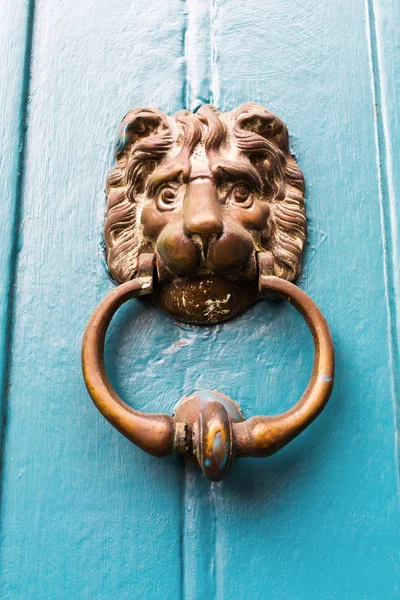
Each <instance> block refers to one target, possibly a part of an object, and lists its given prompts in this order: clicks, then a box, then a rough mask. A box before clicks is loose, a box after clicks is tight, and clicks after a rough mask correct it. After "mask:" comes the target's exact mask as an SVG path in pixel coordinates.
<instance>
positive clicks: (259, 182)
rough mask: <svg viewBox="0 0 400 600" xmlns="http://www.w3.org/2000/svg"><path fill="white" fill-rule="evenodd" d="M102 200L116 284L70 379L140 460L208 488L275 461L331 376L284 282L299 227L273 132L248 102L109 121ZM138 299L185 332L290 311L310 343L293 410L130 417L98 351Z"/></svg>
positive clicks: (287, 165) (274, 126) (298, 243)
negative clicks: (247, 466)
mask: <svg viewBox="0 0 400 600" xmlns="http://www.w3.org/2000/svg"><path fill="white" fill-rule="evenodd" d="M106 190H107V198H108V201H107V213H106V220H105V227H104V239H105V245H106V254H107V263H108V267H109V271H110V274H111V275H112V277H113V278H114V280H115V281H116V282H118V283H119V284H121V285H120V286H119V287H117V288H116V289H115V290H114V291H113V292H111V293H110V294H109V296H107V298H105V300H104V301H103V302H102V303H101V304H100V305H99V307H98V308H97V309H96V311H95V313H94V314H93V316H92V318H91V320H90V322H89V325H88V327H87V330H86V332H85V337H84V342H83V349H82V361H83V370H84V376H85V381H86V385H87V387H88V390H89V393H90V395H91V397H92V399H93V401H94V402H95V404H96V406H97V407H98V409H99V410H100V412H101V413H102V414H103V415H104V416H105V417H106V418H107V419H108V420H109V421H110V422H111V423H112V424H113V425H114V426H115V427H116V428H117V429H118V430H119V431H121V433H123V434H124V435H125V436H126V437H128V438H129V439H130V440H131V441H133V442H134V443H135V444H137V445H138V446H139V447H141V448H142V449H144V450H146V451H148V452H150V453H152V454H155V455H158V456H164V455H166V454H169V453H171V452H179V453H181V454H184V455H186V456H187V457H188V458H189V459H190V460H192V461H194V462H196V463H198V464H199V465H200V466H201V467H202V469H203V472H204V473H205V474H206V475H207V476H208V477H209V478H210V479H221V478H222V477H223V476H224V475H225V474H226V472H227V471H228V470H229V468H230V466H231V464H232V462H233V460H234V458H235V456H249V455H250V456H267V455H269V454H272V453H273V452H276V451H277V450H279V449H280V448H281V447H283V446H284V445H285V444H286V443H288V442H289V441H290V440H291V439H293V438H294V437H295V436H296V435H298V434H299V433H300V432H301V431H302V430H303V429H304V428H305V427H306V426H307V425H308V424H309V423H310V422H311V421H312V420H313V419H314V418H315V417H316V416H317V415H318V414H319V412H320V411H321V410H322V408H323V407H324V405H325V404H326V402H327V400H328V398H329V395H330V392H331V389H332V385H333V368H334V364H333V363H334V357H333V346H332V342H331V338H330V334H329V330H328V326H327V324H326V322H325V319H324V317H323V316H322V314H321V313H320V311H319V309H318V308H317V307H316V305H315V304H314V303H313V302H312V300H311V299H310V298H308V296H307V295H306V294H305V293H304V292H302V291H301V290H300V289H299V288H297V287H296V286H295V285H294V284H293V283H291V282H292V281H294V280H295V279H296V277H297V275H298V272H299V269H300V259H301V255H302V251H303V246H304V241H305V235H306V218H305V205H304V197H303V196H304V180H303V175H302V173H301V171H300V169H299V167H298V165H297V164H296V162H295V160H294V159H293V157H292V156H291V154H290V152H289V143H288V132H287V129H286V126H285V124H284V123H283V122H282V121H281V120H280V119H279V118H278V117H276V116H275V115H273V114H272V113H270V112H268V111H267V110H266V109H265V108H263V107H262V106H260V105H258V104H255V103H247V104H244V105H242V106H240V107H239V108H237V109H235V110H233V111H231V112H228V113H220V112H218V111H217V110H216V109H215V108H214V107H211V106H203V107H201V108H200V109H199V110H198V111H197V112H196V113H190V112H188V111H181V112H179V113H177V114H176V115H175V116H174V117H171V116H167V115H165V114H163V113H162V112H160V111H158V110H156V109H134V110H132V111H130V112H129V113H128V114H127V115H126V117H125V118H124V119H123V121H122V125H121V129H120V133H119V136H118V139H117V145H116V165H115V167H114V168H113V169H112V171H111V173H110V175H109V177H108V180H107V188H106ZM143 294H150V295H151V298H152V300H153V302H154V303H155V304H156V305H157V306H159V307H160V308H161V309H162V310H164V311H165V312H167V313H168V314H169V315H171V316H172V317H174V318H175V319H177V320H180V321H185V322H189V323H198V324H212V323H218V322H221V321H224V320H226V319H229V318H232V317H234V316H235V315H237V314H238V313H240V312H241V311H243V310H245V309H247V308H248V307H249V306H250V305H251V304H253V303H254V302H255V301H256V300H258V299H259V298H261V297H263V296H265V295H268V294H273V295H278V296H280V297H283V298H285V299H287V300H289V301H290V302H291V303H292V304H293V305H294V306H295V307H296V308H297V310H299V312H300V313H301V314H302V315H303V317H304V318H305V320H306V321H307V323H308V325H309V327H310V329H311V332H312V334H313V337H314V344H315V359H314V368H313V373H312V376H311V380H310V383H309V385H308V387H307V389H306V391H305V393H304V394H303V396H302V398H301V399H300V401H299V402H298V403H297V404H296V405H295V407H294V408H293V409H291V410H290V411H288V412H287V413H284V414H282V415H278V416H274V417H253V418H251V419H249V420H247V421H246V420H244V417H243V415H242V414H241V412H240V409H239V407H238V406H237V405H236V404H235V403H234V402H233V401H232V400H230V399H229V398H227V397H226V396H224V395H222V394H220V393H219V392H216V391H210V390H203V391H201V392H197V393H195V394H192V395H191V396H190V397H187V398H184V399H182V400H181V401H180V403H178V405H177V407H176V410H175V414H174V417H169V416H168V415H152V414H148V413H140V412H138V411H135V410H134V409H132V408H130V407H129V406H128V405H126V404H125V403H124V402H123V401H122V400H121V399H120V398H119V397H118V396H117V394H116V393H115V391H114V390H113V388H112V386H111V384H110V382H109V380H108V378H107V375H106V372H105V367H104V357H103V353H104V340H105V334H106V330H107V327H108V325H109V322H110V320H111V318H112V316H113V314H114V313H115V311H116V310H117V309H118V307H119V306H120V305H121V304H122V303H123V302H125V301H126V300H128V299H129V298H131V297H136V296H139V295H143Z"/></svg>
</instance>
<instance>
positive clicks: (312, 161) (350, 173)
mask: <svg viewBox="0 0 400 600" xmlns="http://www.w3.org/2000/svg"><path fill="white" fill-rule="evenodd" d="M228 10H229V20H228ZM216 28H217V44H218V47H219V49H220V51H219V62H218V68H219V79H220V82H221V108H222V109H225V108H226V107H227V106H231V105H235V104H238V103H239V102H242V101H243V100H247V99H248V98H249V97H250V98H251V99H252V100H262V101H263V102H264V104H266V105H267V106H269V107H270V108H271V109H272V110H273V111H274V112H276V113H277V114H278V115H280V116H281V117H283V118H284V119H285V121H286V122H287V124H288V127H289V132H291V134H292V145H293V150H294V151H295V153H296V155H297V158H298V161H299V164H300V165H301V167H302V169H303V171H304V174H305V179H306V183H307V195H306V196H307V199H308V217H309V248H308V256H306V259H305V267H304V270H303V276H302V278H301V279H300V282H299V283H300V285H301V286H302V287H304V288H305V289H306V291H307V293H309V294H310V295H311V297H312V298H313V299H314V300H315V301H316V302H317V303H318V304H319V306H320V307H321V309H322V311H323V312H324V314H325V316H326V318H327V320H328V322H329V324H330V326H331V330H332V333H333V337H334V341H335V343H336V348H337V359H338V360H337V377H336V383H335V390H334V394H333V396H332V399H331V401H330V403H329V405H328V407H327V409H326V410H325V411H324V413H323V414H322V415H321V417H320V418H319V420H318V421H317V422H316V423H315V424H314V425H313V426H312V427H311V428H310V429H309V430H307V432H305V433H304V434H303V435H302V436H301V437H300V438H299V439H298V440H296V441H294V442H293V444H292V445H291V446H289V447H288V448H287V449H285V450H283V451H282V452H281V453H280V455H278V456H277V457H276V458H272V459H271V460H270V461H269V462H268V463H264V464H260V463H257V464H252V463H249V462H247V464H246V465H245V464H244V463H243V467H242V470H238V471H236V474H235V477H233V478H231V479H230V480H228V481H227V482H226V483H223V484H221V486H220V488H219V496H218V499H217V500H216V507H217V508H216V518H217V521H218V528H219V531H220V536H221V538H222V539H223V540H224V541H223V543H222V544H221V543H220V544H219V545H218V546H217V556H218V560H217V564H216V573H217V577H216V579H217V584H216V590H217V594H216V595H217V597H219V598H222V597H223V596H222V590H223V593H224V594H225V597H234V596H235V595H236V596H240V595H244V596H246V595H248V594H249V591H251V592H252V596H253V597H258V598H262V597H264V593H265V590H267V589H268V596H269V597H271V598H276V599H280V598H285V599H291V598H293V599H295V598H296V599H298V598H310V597H314V598H346V597H351V598H389V597H392V596H393V595H394V594H395V593H396V591H398V590H397V587H396V586H397V578H396V555H397V553H398V549H399V546H398V524H399V522H398V504H397V499H398V498H397V493H398V489H397V480H396V463H395V421H394V418H395V414H394V405H393V388H392V377H393V372H392V370H391V360H390V352H391V349H390V346H389V343H388V339H389V338H388V334H389V332H388V311H387V308H388V307H387V302H386V298H385V296H386V294H387V277H386V274H385V257H384V244H385V239H384V236H383V228H382V219H381V213H382V201H383V202H386V199H383V200H380V178H381V177H382V175H381V174H380V173H379V170H378V165H379V157H378V156H377V147H376V121H375V119H376V111H377V110H379V109H380V107H376V106H375V104H376V102H375V100H374V94H373V89H374V86H375V85H376V84H375V82H374V70H373V68H372V67H373V65H372V62H371V53H370V44H371V41H370V37H369V36H370V32H369V29H368V11H367V7H366V6H365V5H364V4H363V3H361V2H356V3H351V4H349V3H345V2H336V3H334V4H332V3H328V2H323V3H319V4H315V3H311V2H310V3H309V2H289V3H284V4H282V3H278V2H276V3H275V2H274V3H272V4H271V3H270V4H269V6H268V10H265V7H263V6H261V5H260V4H259V3H257V2H248V3H246V11H245V13H244V12H243V10H242V7H237V9H236V8H234V7H233V6H232V5H231V4H229V5H228V4H226V3H225V4H221V5H220V7H219V18H218V19H217V22H216ZM249 31H251V32H252V35H251V36H248V35H247V36H246V33H245V32H249ZM245 45H246V53H243V54H240V55H238V54H237V52H236V48H237V47H244V46H245ZM383 177H385V174H383ZM284 330H285V329H284ZM284 330H280V331H284ZM278 334H279V330H276V331H274V332H273V333H272V334H271V336H272V337H273V336H274V335H278ZM296 343H297V344H299V345H300V346H301V344H302V335H301V334H299V335H298V338H297V341H296ZM278 364H279V363H278ZM291 377H293V379H295V380H296V379H297V377H298V372H297V365H295V366H294V368H293V369H292V374H291ZM266 385H268V382H267V384H266ZM268 391H269V392H270V393H271V394H273V395H274V396H275V395H277V397H278V399H279V398H280V401H278V404H279V408H283V404H284V403H285V404H286V402H287V384H286V382H285V384H284V385H282V379H281V380H280V386H279V388H277V389H273V388H272V389H271V386H268ZM234 397H237V396H234ZM267 409H268V404H267V403H265V404H264V410H267ZM251 414H253V409H252V412H251ZM243 531H246V541H245V542H244V543H243ZM244 552H246V554H244ZM244 556H246V568H243V564H244ZM232 573H235V577H232ZM361 573H362V575H361Z"/></svg>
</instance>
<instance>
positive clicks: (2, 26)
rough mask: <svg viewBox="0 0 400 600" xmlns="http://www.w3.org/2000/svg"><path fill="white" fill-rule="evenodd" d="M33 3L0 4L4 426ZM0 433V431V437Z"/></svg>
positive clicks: (0, 412)
mask: <svg viewBox="0 0 400 600" xmlns="http://www.w3.org/2000/svg"><path fill="white" fill-rule="evenodd" d="M32 14H33V2H31V3H29V2H26V1H25V0H16V1H14V0H13V1H11V0H5V2H2V3H1V5H0V48H1V56H2V59H1V62H0V80H1V81H2V82H3V89H2V92H1V93H0V122H1V124H2V126H1V129H0V146H1V153H0V173H1V176H0V197H1V203H0V390H1V401H0V423H1V428H3V427H5V419H6V412H7V409H6V403H7V394H8V372H9V367H10V363H9V352H8V350H9V346H10V343H11V329H12V312H13V302H14V279H15V264H16V256H17V253H18V244H17V232H18V228H19V221H20V211H19V207H20V192H21V183H22V178H23V159H24V149H25V143H24V142H25V122H26V109H27V103H28V96H27V92H28V83H29V72H30V68H29V67H30V50H31V41H32V39H31V38H32ZM2 435H3V433H2Z"/></svg>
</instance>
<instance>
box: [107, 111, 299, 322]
mask: <svg viewBox="0 0 400 600" xmlns="http://www.w3.org/2000/svg"><path fill="white" fill-rule="evenodd" d="M116 158H117V164H116V166H115V167H114V169H113V170H112V171H111V173H110V175H109V178H108V181H107V196H108V204H107V216H106V221H105V242H106V249H107V261H108V266H109V270H110V273H111V275H112V276H113V278H114V279H115V280H117V281H118V282H120V283H122V282H124V281H128V280H130V279H132V278H133V277H134V276H135V275H136V272H137V263H138V257H139V255H140V253H142V252H151V253H153V254H154V255H155V256H156V260H157V268H158V279H159V284H158V286H157V287H158V292H157V298H158V303H159V304H160V305H161V306H162V307H163V308H164V309H165V310H167V311H168V312H170V313H172V314H173V315H174V316H177V317H179V318H182V319H183V320H188V321H194V322H198V321H201V322H202V321H209V322H210V321H219V320H222V319H225V318H229V317H230V316H232V315H233V314H235V313H237V312H239V311H240V310H243V308H245V306H247V305H248V304H249V303H251V302H252V301H253V300H254V298H255V296H256V293H257V286H256V275H255V255H256V253H257V252H269V253H270V255H271V261H270V262H271V274H274V275H277V276H279V277H284V278H286V279H289V280H293V279H294V278H295V277H296V276H297V274H298V270H299V268H300V258H301V253H302V249H303V244H304V238H305V209H304V200H303V191H304V181H303V176H302V173H301V171H300V169H299V168H298V166H297V164H296V163H295V161H294V159H293V158H292V157H291V155H290V153H289V147H288V134H287V129H286V126H285V125H284V123H283V122H282V121H281V120H280V119H278V117H276V116H275V115H273V114H272V113H270V112H268V111H267V110H266V109H265V108H263V107H262V106H260V105H258V104H254V103H248V104H244V105H242V106H240V107H239V108H237V109H235V110H233V111H231V112H228V113H219V112H218V111H217V110H216V109H215V108H213V107H210V106H202V107H201V108H200V109H199V110H198V112H196V113H194V114H193V113H190V112H188V111H181V112H179V113H177V115H176V116H175V117H168V116H166V115H164V114H163V113H161V112H160V111H158V110H155V109H135V110H132V111H130V112H129V113H128V114H127V115H126V117H125V118H124V120H123V122H122V127H121V132H120V135H119V138H118V141H117V149H116Z"/></svg>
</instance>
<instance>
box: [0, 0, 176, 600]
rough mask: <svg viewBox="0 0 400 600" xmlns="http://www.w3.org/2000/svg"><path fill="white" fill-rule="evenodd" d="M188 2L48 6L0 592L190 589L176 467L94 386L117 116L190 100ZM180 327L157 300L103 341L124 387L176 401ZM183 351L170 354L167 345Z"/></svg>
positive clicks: (49, 595) (134, 395) (39, 29)
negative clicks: (88, 350)
mask: <svg viewBox="0 0 400 600" xmlns="http://www.w3.org/2000/svg"><path fill="white" fill-rule="evenodd" d="M183 29H184V15H183V11H182V6H181V4H180V2H178V1H177V0H168V1H165V0H163V1H157V2H152V3H151V4H149V3H147V2H134V3H132V2H131V1H130V0H121V1H120V2H118V3H115V2H109V1H107V0H101V1H96V2H95V1H94V0H89V1H87V2H83V3H82V2H80V1H78V0H76V1H75V0H74V1H72V2H68V3H65V2H62V1H61V0H58V1H57V0H56V1H55V2H51V3H48V2H47V3H39V4H38V6H37V10H36V14H35V26H34V47H33V70H32V79H31V86H30V97H31V101H30V106H29V129H28V132H27V152H26V172H25V184H24V188H23V228H22V231H21V237H20V238H19V241H20V249H19V254H18V269H17V277H16V281H17V294H16V306H15V318H16V324H15V331H14V344H13V349H12V350H13V362H12V370H11V382H10V394H9V398H10V400H9V417H8V418H9V427H8V432H7V438H6V443H5V467H4V498H3V548H2V550H3V570H4V573H3V575H4V576H3V584H2V594H1V595H2V597H3V598H10V599H18V600H19V599H20V598H27V599H29V600H33V599H34V598H41V599H43V600H45V599H49V600H50V599H51V600H61V599H68V600H70V599H71V598H81V599H92V598H96V599H107V600H109V599H110V598H116V599H118V600H123V599H128V598H129V599H130V598H159V599H167V598H178V597H180V593H181V590H180V574H181V560H180V554H181V552H180V546H181V544H180V519H181V492H182V485H181V483H182V482H181V472H182V471H181V469H180V468H178V466H177V459H175V458H172V459H170V460H167V459H166V460H164V461H157V460H156V459H154V458H152V457H150V456H148V455H145V454H144V453H143V452H141V451H140V450H138V449H137V448H135V447H134V446H133V445H132V444H130V443H129V442H128V441H127V440H126V439H125V438H123V437H122V436H121V435H120V434H118V433H117V432H116V431H114V430H113V429H112V428H111V427H110V425H109V424H108V423H107V422H105V421H104V420H103V419H102V417H101V416H100V415H99V414H98V413H97V411H96V410H95V408H94V407H93V405H92V404H91V402H90V399H89V397H88V395H87V392H86V390H85V387H84V384H83V381H82V375H81V367H80V345H81V339H82V334H83V330H84V327H85V325H86V322H87V320H88V318H89V316H90V314H91V312H92V311H93V309H94V308H95V306H96V305H97V303H98V302H99V301H100V299H101V298H102V297H103V296H104V295H105V294H106V293H107V292H108V291H109V290H110V289H111V288H112V286H113V284H112V283H111V282H110V281H109V280H108V277H107V275H106V272H105V269H104V267H103V265H102V249H101V244H100V233H101V230H102V224H103V216H104V207H105V197H104V191H103V190H104V183H105V176H106V173H107V171H108V169H109V167H110V164H111V162H112V150H113V148H112V146H113V138H114V134H115V130H116V128H117V125H118V123H119V121H120V119H121V118H122V116H123V115H124V114H125V113H126V112H127V110H128V109H129V108H131V107H133V106H140V105H153V106H154V105H156V106H159V107H160V108H161V109H163V110H165V111H167V112H170V111H171V112H175V111H176V110H179V109H180V108H181V105H182V88H183V72H184V64H183V51H182V39H183ZM179 336H180V330H179V328H178V327H177V326H176V325H174V324H173V323H172V322H167V321H166V319H165V318H164V317H162V316H160V315H159V314H158V313H156V311H154V310H153V309H150V308H149V307H148V306H147V305H145V304H144V305H142V304H141V303H139V302H133V303H132V305H131V306H129V307H127V308H126V310H125V311H121V315H118V317H117V320H116V323H115V326H113V327H112V331H111V337H110V340H109V343H108V347H107V354H108V363H109V368H110V372H111V376H112V378H113V381H114V382H115V385H116V386H117V387H118V389H119V390H120V392H121V394H123V396H124V397H125V398H126V399H127V401H131V402H132V403H134V404H135V406H137V407H139V408H143V409H147V410H154V411H157V410H161V411H163V412H164V411H166V410H171V409H172V406H173V404H174V403H175V402H176V401H177V400H178V399H179V397H180V395H181V391H182V383H181V380H182V378H183V374H184V368H183V367H180V368H179V367H178V368H177V369H176V371H175V372H174V371H173V369H172V365H173V363H174V360H175V355H174V352H173V351H174V345H173V344H174V341H176V340H177V339H179ZM170 347H171V348H172V351H168V348H170Z"/></svg>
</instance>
